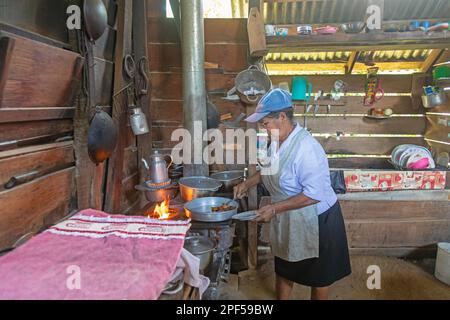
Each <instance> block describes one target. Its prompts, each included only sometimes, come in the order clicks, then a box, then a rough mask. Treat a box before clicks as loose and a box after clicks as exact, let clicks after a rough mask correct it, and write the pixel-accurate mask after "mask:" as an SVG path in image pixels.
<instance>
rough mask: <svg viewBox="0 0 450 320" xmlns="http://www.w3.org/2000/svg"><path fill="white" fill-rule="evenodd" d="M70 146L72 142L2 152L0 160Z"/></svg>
mask: <svg viewBox="0 0 450 320" xmlns="http://www.w3.org/2000/svg"><path fill="white" fill-rule="evenodd" d="M71 145H73V141H66V142H58V143H49V144H44V145H38V146H32V147H25V148H20V149H14V150H8V151H2V152H0V159H6V158H10V157H17V156H21V155H25V154H28V153H34V152H39V151H44V150H49V149H55V148H63V147H67V146H71Z"/></svg>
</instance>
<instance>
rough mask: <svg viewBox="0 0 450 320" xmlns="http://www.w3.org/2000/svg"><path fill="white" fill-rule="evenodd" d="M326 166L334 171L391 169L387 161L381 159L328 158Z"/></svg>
mask: <svg viewBox="0 0 450 320" xmlns="http://www.w3.org/2000/svg"><path fill="white" fill-rule="evenodd" d="M328 164H329V166H330V168H336V169H340V168H343V169H347V168H349V169H393V167H392V165H391V164H390V163H389V162H388V161H387V159H383V158H362V157H353V158H333V159H331V158H330V159H328Z"/></svg>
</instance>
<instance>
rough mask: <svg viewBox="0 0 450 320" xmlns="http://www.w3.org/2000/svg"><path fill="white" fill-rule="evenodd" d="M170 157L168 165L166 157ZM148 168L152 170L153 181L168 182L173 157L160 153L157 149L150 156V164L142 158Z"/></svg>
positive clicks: (151, 177) (151, 178)
mask: <svg viewBox="0 0 450 320" xmlns="http://www.w3.org/2000/svg"><path fill="white" fill-rule="evenodd" d="M167 157H168V158H170V163H169V165H167V162H166V160H165V159H166V158H167ZM142 162H143V163H144V165H145V167H146V168H147V170H149V171H150V180H151V182H153V183H165V182H168V181H169V180H170V179H169V172H168V169H169V167H170V166H171V165H172V163H173V159H172V157H171V156H170V155H163V154H160V153H159V152H158V151H157V150H155V151H154V152H153V154H152V155H151V156H150V164H149V163H148V162H147V161H146V160H145V159H142Z"/></svg>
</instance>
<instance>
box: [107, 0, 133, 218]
mask: <svg viewBox="0 0 450 320" xmlns="http://www.w3.org/2000/svg"><path fill="white" fill-rule="evenodd" d="M132 18H133V3H132V2H131V1H127V0H118V1H117V39H116V50H115V63H114V67H115V72H114V97H113V101H114V102H113V119H114V121H115V123H116V124H117V125H118V130H119V132H118V133H119V134H118V141H117V146H116V150H115V152H114V153H113V155H112V157H111V158H110V160H109V166H108V180H107V181H108V184H107V188H106V200H105V210H106V211H107V212H110V213H120V209H121V208H120V205H121V203H120V200H121V191H122V183H121V182H122V179H123V163H124V148H125V147H126V145H125V144H126V138H127V134H126V130H128V127H127V118H128V117H127V108H128V106H127V97H126V92H127V91H126V90H123V88H124V87H126V86H127V85H129V83H128V81H127V80H126V79H125V77H124V73H123V60H124V57H125V56H126V55H128V54H131V52H132Z"/></svg>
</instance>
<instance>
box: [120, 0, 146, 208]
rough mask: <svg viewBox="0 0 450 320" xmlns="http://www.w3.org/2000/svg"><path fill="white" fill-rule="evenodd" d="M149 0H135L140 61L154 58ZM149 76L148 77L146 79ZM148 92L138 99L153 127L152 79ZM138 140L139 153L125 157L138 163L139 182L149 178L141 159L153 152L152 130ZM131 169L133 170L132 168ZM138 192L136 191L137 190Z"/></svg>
mask: <svg viewBox="0 0 450 320" xmlns="http://www.w3.org/2000/svg"><path fill="white" fill-rule="evenodd" d="M146 12H147V1H146V0H137V1H133V16H134V20H133V39H134V40H133V50H134V54H135V56H136V57H138V61H139V60H140V59H142V58H146V59H147V60H148V61H152V60H153V56H151V59H149V53H148V46H147V39H148V34H147V32H148V28H147V14H146ZM149 68H150V67H149V66H148V65H147V68H146V69H145V77H144V76H143V75H142V74H141V73H138V75H137V77H136V79H135V85H138V84H140V83H146V81H147V79H150V75H149V74H148V72H149ZM145 78H147V79H145ZM147 82H148V83H147V84H148V86H147V91H148V92H147V93H146V94H143V95H141V96H140V99H139V101H138V105H139V106H140V107H141V109H142V111H143V112H144V114H145V115H146V117H147V123H148V124H149V126H150V127H151V122H150V117H149V116H150V114H151V112H150V110H152V109H151V99H150V97H151V94H152V88H151V86H150V81H147ZM136 140H137V153H136V154H135V155H134V159H133V158H131V159H130V160H127V158H125V163H128V162H129V163H131V164H136V170H139V182H144V181H145V180H147V178H148V172H147V169H146V168H145V167H144V166H143V165H142V162H141V159H143V158H144V159H149V157H150V155H151V153H152V140H153V137H152V132H151V130H150V132H149V133H148V134H145V135H140V136H138V137H137V139H135V142H136ZM130 171H131V170H130ZM124 174H125V175H129V174H130V173H128V174H127V173H124ZM135 192H136V191H135ZM139 196H140V201H141V204H140V205H142V206H143V205H144V201H145V197H144V196H143V194H141V193H140V194H139Z"/></svg>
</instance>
